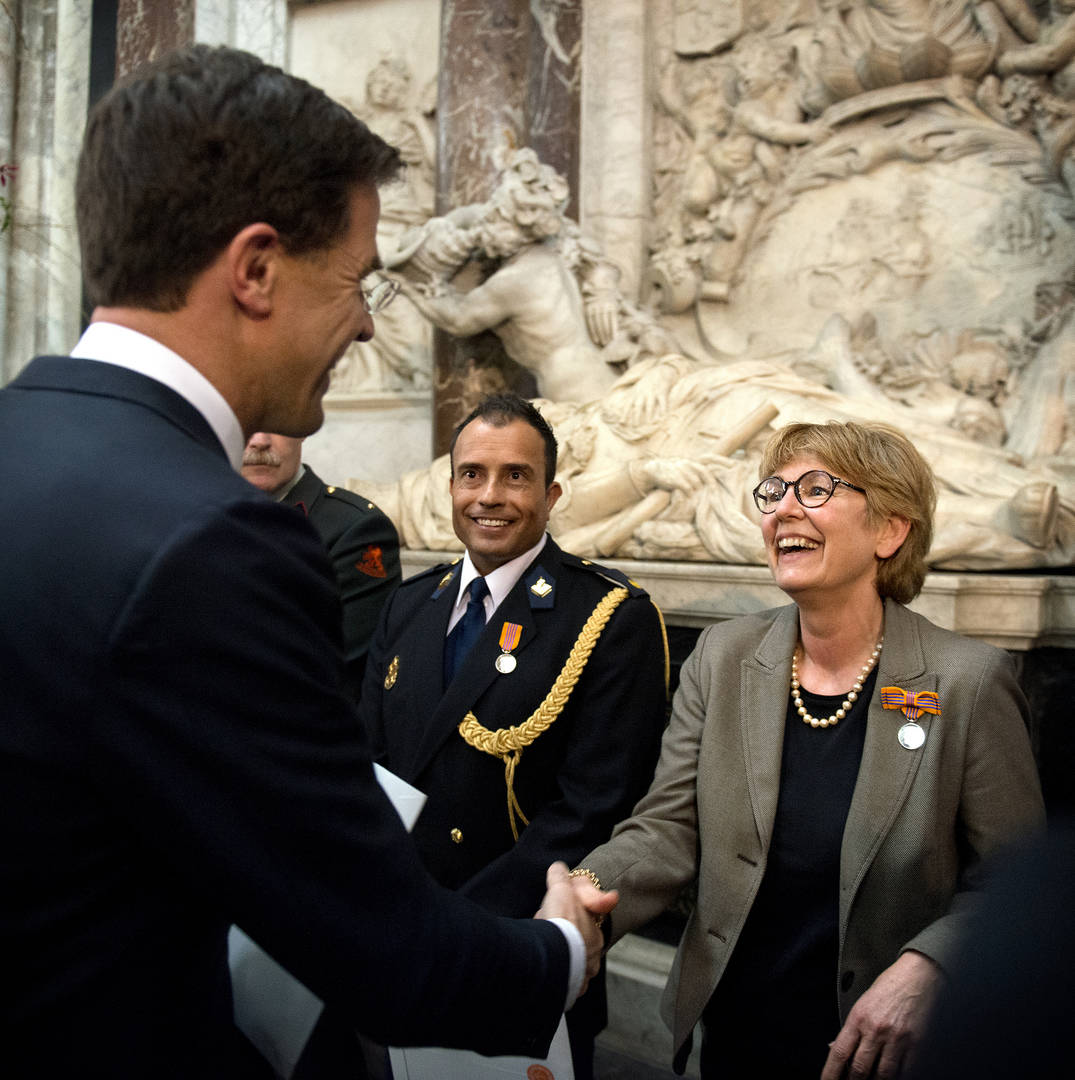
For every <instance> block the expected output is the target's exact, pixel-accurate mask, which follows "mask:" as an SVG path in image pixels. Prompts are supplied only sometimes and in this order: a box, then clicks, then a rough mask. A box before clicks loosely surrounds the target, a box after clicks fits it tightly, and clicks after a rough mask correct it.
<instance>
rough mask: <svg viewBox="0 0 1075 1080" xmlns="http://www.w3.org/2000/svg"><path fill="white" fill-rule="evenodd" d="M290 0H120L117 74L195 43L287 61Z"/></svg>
mask: <svg viewBox="0 0 1075 1080" xmlns="http://www.w3.org/2000/svg"><path fill="white" fill-rule="evenodd" d="M287 18H288V16H287V0H119V2H118V6H117V18H116V21H117V27H116V74H117V75H125V74H126V73H127V72H128V71H131V70H132V69H133V68H135V67H137V66H138V65H139V64H143V63H145V62H146V61H148V60H153V59H155V58H156V57H158V56H161V55H162V54H164V53H166V52H168V51H169V50H170V49H176V48H179V47H180V46H181V45H186V44H188V43H190V42H192V41H201V42H205V43H206V44H208V45H232V46H234V47H235V48H237V49H246V50H247V51H249V52H252V53H255V54H256V55H258V56H260V57H261V58H262V59H263V60H265V61H267V62H268V63H270V64H277V65H279V66H281V67H283V66H285V62H286V59H287Z"/></svg>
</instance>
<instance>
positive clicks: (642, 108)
mask: <svg viewBox="0 0 1075 1080" xmlns="http://www.w3.org/2000/svg"><path fill="white" fill-rule="evenodd" d="M651 7H652V0H616V2H615V3H612V4H602V3H591V4H587V5H586V18H585V24H584V27H583V57H584V59H585V64H584V69H583V80H582V140H581V142H582V180H581V184H580V187H581V194H580V199H581V205H582V218H581V222H582V226H583V228H584V229H585V230H586V231H587V232H588V233H590V234H591V235H592V236H594V237H595V238H596V239H597V240H598V241H600V243H601V245H602V246H603V247H604V249H605V253H606V254H607V255H608V256H609V258H611V259H612V261H613V262H615V263H616V265H617V266H619V267H620V269H621V270H622V271H623V278H622V279H621V281H620V288H621V289H622V290H623V292H624V295H626V296H628V297H630V298H632V299H634V298H635V297H637V296H638V292H639V284H640V281H641V278H642V271H643V267H644V266H645V264H646V257H647V255H648V252H647V250H646V230H645V228H643V227H640V223H642V222H645V221H647V220H648V217H649V215H650V213H651V211H652V208H651V191H650V188H651V184H652V157H653V155H652V138H651V133H652V124H653V116H652V108H651V105H650V97H651V90H650V82H651V64H652V58H651V55H650V43H651V40H652V36H653V35H652V34H650V33H647V29H648V24H647V9H649V8H651ZM666 15H667V18H668V19H671V18H672V14H671V12H667V13H666Z"/></svg>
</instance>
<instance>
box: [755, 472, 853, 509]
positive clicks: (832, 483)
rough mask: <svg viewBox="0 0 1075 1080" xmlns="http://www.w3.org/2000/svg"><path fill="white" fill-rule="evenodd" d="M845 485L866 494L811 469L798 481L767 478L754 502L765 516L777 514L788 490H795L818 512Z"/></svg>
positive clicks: (802, 501)
mask: <svg viewBox="0 0 1075 1080" xmlns="http://www.w3.org/2000/svg"><path fill="white" fill-rule="evenodd" d="M840 484H843V486H844V487H848V488H850V489H851V490H852V491H857V492H859V493H860V494H862V495H865V494H866V489H865V488H860V487H856V486H855V485H854V484H849V483H848V482H847V481H846V480H841V479H840V478H839V477H838V476H833V475H832V473H829V472H825V470H824V469H811V470H810V471H809V472H804V473H803V474H802V476H800V477H799V479H798V480H783V479H781V478H780V477H779V476H767V477H766V478H765V479H764V480H763V481H762V482H761V483H760V484H759V485H758V486H757V487H756V488H755V489H754V491H753V495H754V502H755V504H756V505H757V507H758V509H759V510H760V511H761V512H762V513H763V514H772V513H774V512H775V510H776V508H777V506H778V505H779V504H780V500H781V499H782V498H783V497H784V495H785V494H786V493H787V490H788V488H793V489H794V490H795V498H796V499H798V500H799V502H800V503H801V504H802V505H803V506H805V507H807V508H808V509H810V510H816V509H817V507H819V506H824V505H825V503H827V502H828V501H829V499H831V498H832V496H833V492H835V491H836V488H837V487H838V486H839V485H840Z"/></svg>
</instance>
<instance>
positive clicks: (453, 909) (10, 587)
mask: <svg viewBox="0 0 1075 1080" xmlns="http://www.w3.org/2000/svg"><path fill="white" fill-rule="evenodd" d="M398 161H399V158H398V154H397V152H396V151H395V150H394V149H393V148H391V147H389V146H388V145H387V144H385V143H384V142H383V141H382V140H381V139H379V138H378V137H377V136H375V135H373V134H371V133H370V132H369V130H368V129H367V128H366V127H365V125H364V124H362V123H361V122H360V121H358V120H356V119H355V118H354V117H353V116H352V115H351V114H350V113H349V112H348V111H347V110H346V109H344V108H343V107H342V106H340V105H338V104H336V103H335V102H333V101H331V100H330V99H329V98H328V97H326V95H324V94H323V93H322V92H321V91H319V90H317V89H316V88H314V87H312V86H310V85H309V84H307V83H304V82H303V81H301V80H299V79H295V78H293V77H292V76H289V75H286V74H285V73H284V72H282V71H280V70H279V69H277V68H273V67H270V66H268V65H266V64H264V63H262V62H261V61H260V60H258V59H257V58H256V57H253V56H250V55H248V54H245V53H240V52H236V51H235V50H231V49H225V48H222V49H210V48H207V47H206V46H192V47H190V48H187V49H184V50H182V51H180V52H179V53H176V54H173V55H171V56H169V57H166V58H165V59H164V60H162V61H161V62H160V63H158V64H156V65H154V66H153V67H152V68H151V69H149V70H147V71H145V72H143V73H140V74H139V75H137V76H135V78H134V79H132V80H130V81H128V82H126V83H123V84H120V85H117V86H116V87H115V88H114V89H113V90H112V91H111V92H110V93H109V94H108V95H106V96H105V97H104V98H103V99H102V100H101V101H100V102H99V103H98V104H97V105H96V106H95V108H94V110H93V112H92V114H91V116H90V118H89V121H88V124H87V128H86V135H85V140H84V145H83V150H82V156H81V160H80V163H79V173H78V182H77V210H78V222H79V231H80V238H81V242H82V255H83V262H84V273H85V280H86V290H87V294H88V295H89V297H90V298H91V302H92V303H94V305H95V308H94V312H93V320H92V325H91V326H90V327H89V329H88V330H87V332H86V334H85V335H84V336H83V338H82V340H81V342H80V343H79V345H78V346H77V347H76V349H75V351H74V353H73V354H72V356H70V357H55V356H53V357H39V358H38V359H36V360H34V361H33V362H32V363H31V364H30V365H29V366H28V367H27V368H26V369H25V371H24V372H23V373H22V374H21V375H20V376H19V377H18V378H17V379H16V380H15V381H14V382H13V383H12V384H11V385H10V386H8V387H7V388H6V389H4V390H3V391H2V392H0V431H2V432H3V434H4V439H5V454H4V455H3V458H2V463H0V483H3V485H4V487H5V490H6V492H7V494H8V496H9V498H10V499H11V500H12V503H11V505H12V506H13V507H16V508H17V510H16V512H14V513H12V514H10V515H9V516H8V521H7V522H6V524H5V527H4V529H3V530H2V531H0V568H2V569H0V609H2V610H3V611H4V613H5V616H4V618H3V620H0V681H2V684H3V687H4V720H3V724H0V851H2V852H3V855H2V858H0V955H2V956H3V958H4V976H3V986H4V990H3V996H2V997H0V1042H2V1045H3V1048H4V1057H3V1070H4V1075H5V1076H7V1077H11V1078H13V1080H15V1078H22V1077H30V1076H34V1077H37V1076H41V1077H57V1076H81V1077H109V1078H113V1080H114V1078H128V1077H129V1078H131V1080H134V1078H138V1080H145V1078H146V1077H154V1078H171V1077H175V1078H183V1080H189V1078H190V1077H195V1076H196V1077H199V1078H201V1080H217V1078H220V1080H223V1078H225V1077H227V1078H233V1077H236V1076H242V1075H244V1063H243V1061H242V1054H243V1051H244V1047H243V1045H242V1044H241V1042H240V1041H239V1038H238V1035H237V1032H236V1029H235V1027H234V1025H233V1021H232V1003H231V989H230V983H229V979H228V969H227V962H226V933H227V929H228V926H229V924H231V923H236V924H238V925H239V926H240V927H241V928H242V929H244V930H245V931H246V932H247V933H248V934H249V935H250V936H251V937H252V938H254V939H255V940H256V941H258V942H259V943H260V944H261V945H262V946H263V947H264V948H265V949H266V950H267V951H268V952H269V953H270V954H272V955H273V956H274V957H275V958H276V959H277V960H278V961H280V962H281V963H282V964H283V965H284V966H285V967H287V968H288V969H289V970H290V971H291V972H292V973H293V974H294V975H295V976H296V977H297V978H299V979H300V980H301V981H302V982H303V983H305V984H306V985H307V986H308V987H309V988H310V989H311V990H312V991H313V992H314V993H315V994H317V995H318V996H319V997H321V998H322V999H323V1000H325V1001H326V1002H327V1003H330V1004H332V1005H333V1006H334V1007H336V1008H339V1009H342V1010H345V1011H346V1012H347V1013H348V1014H349V1015H351V1016H353V1018H354V1022H355V1024H356V1025H357V1026H358V1027H360V1028H363V1029H364V1030H366V1031H367V1032H368V1033H369V1034H370V1035H371V1036H373V1037H375V1038H377V1039H379V1040H382V1041H385V1042H394V1043H404V1044H406V1043H414V1042H417V1043H423V1044H440V1045H445V1046H459V1045H469V1046H471V1047H474V1048H476V1049H479V1050H482V1051H484V1052H493V1053H503V1052H532V1051H537V1052H542V1051H543V1049H544V1047H545V1046H547V1044H548V1042H549V1040H550V1039H551V1037H552V1034H553V1032H554V1030H555V1028H556V1025H557V1023H558V1020H559V1016H560V1012H561V1010H562V1008H563V1007H564V1003H565V999H566V1000H570V999H571V996H572V995H573V994H574V992H575V991H576V989H577V988H578V987H579V986H580V985H581V984H582V982H583V981H584V977H585V974H586V972H587V971H589V972H590V973H592V972H594V971H596V969H597V957H598V955H599V952H600V945H601V942H600V934H599V932H598V931H597V930H596V928H595V926H594V923H593V920H592V918H591V917H590V916H591V914H598V913H600V908H601V905H600V904H599V903H598V901H597V900H596V899H594V900H593V910H592V911H587V910H586V909H585V908H584V907H583V906H582V905H581V904H579V903H578V902H577V901H575V900H574V898H573V896H571V895H570V893H571V882H570V879H569V878H568V877H567V870H566V867H562V866H558V867H551V868H550V870H549V881H550V890H549V892H548V894H547V896H546V898H545V900H544V902H543V907H542V910H541V912H539V914H543V915H545V916H557V915H562V916H566V917H567V920H569V921H565V922H562V923H557V924H555V925H554V924H552V923H550V922H546V921H541V920H533V921H529V920H527V921H523V920H519V921H511V920H506V919H496V918H493V917H491V916H490V915H489V914H488V913H487V912H486V911H484V910H483V909H482V908H481V907H479V906H478V905H476V904H473V903H471V902H470V901H468V900H467V899H466V898H465V897H462V896H458V895H455V894H453V893H451V892H449V891H447V890H444V889H442V888H441V887H439V886H438V885H436V884H435V883H434V882H433V881H432V879H431V878H430V877H429V876H428V875H427V873H426V872H425V871H424V870H423V868H422V866H421V863H420V862H419V860H418V858H417V855H416V853H415V851H414V848H413V845H412V844H411V843H410V841H409V840H408V838H407V835H406V833H405V832H404V829H403V826H402V824H401V822H400V820H399V819H398V817H397V816H396V815H395V813H394V812H393V810H392V808H391V806H390V804H389V803H388V801H387V799H386V798H385V796H384V795H383V793H382V791H381V789H380V788H379V786H378V785H377V783H376V780H375V779H374V776H373V771H372V765H371V762H370V756H369V753H368V749H367V744H366V740H365V739H364V737H363V736H362V734H361V731H360V728H359V725H358V724H357V722H356V716H355V712H354V709H353V706H352V704H351V703H350V701H349V699H348V697H347V695H346V693H345V691H344V688H343V684H342V680H341V672H340V667H341V642H340V631H339V627H340V609H339V598H338V594H337V590H336V584H335V581H334V579H333V575H332V570H331V567H330V566H329V564H328V560H327V558H326V556H325V553H324V551H323V549H322V546H321V544H320V542H319V540H318V538H317V535H316V533H314V531H313V530H312V529H311V528H310V526H309V525H308V524H307V522H306V521H304V520H303V518H302V517H301V515H299V514H296V513H295V512H294V511H293V510H291V509H289V508H284V507H281V506H278V505H277V504H275V503H274V502H273V501H272V500H271V499H268V498H266V497H265V496H264V495H263V494H262V493H260V492H258V491H255V490H254V489H253V488H252V487H251V486H250V485H249V484H248V483H247V482H246V481H245V480H243V479H242V478H241V477H240V476H239V474H238V468H239V465H240V462H241V459H242V450H243V445H244V443H245V441H246V438H247V437H248V436H249V435H250V434H252V433H253V432H255V431H258V430H266V429H267V430H270V431H279V432H282V433H285V434H289V435H293V436H296V437H302V436H304V435H307V434H309V433H310V432H312V431H314V430H315V429H316V428H317V427H318V426H319V424H320V423H321V421H322V406H321V398H322V396H323V395H324V393H325V390H326V389H327V387H328V380H329V372H330V370H331V368H332V366H333V364H334V363H335V362H336V361H337V360H338V359H339V358H340V356H341V355H342V354H343V352H344V350H345V349H346V348H347V346H348V344H349V343H350V342H351V341H353V340H355V339H356V338H358V339H359V340H367V339H369V338H370V337H371V336H372V335H373V320H372V317H371V313H372V310H374V309H376V307H377V305H378V303H379V302H380V300H381V299H383V290H382V291H381V292H378V291H377V290H376V289H374V288H371V285H372V282H371V281H370V274H371V272H372V271H373V270H374V269H375V268H376V266H377V265H378V258H377V248H376V237H375V229H376V224H377V215H378V195H377V188H378V185H379V184H380V183H383V182H384V181H386V180H388V179H390V178H392V177H393V176H394V175H395V173H396V171H397V169H398ZM245 1049H246V1050H247V1051H249V1047H248V1046H247V1047H245Z"/></svg>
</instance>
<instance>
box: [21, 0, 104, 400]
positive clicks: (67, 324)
mask: <svg viewBox="0 0 1075 1080" xmlns="http://www.w3.org/2000/svg"><path fill="white" fill-rule="evenodd" d="M90 23H91V2H90V0H35V2H34V3H21V4H10V3H9V4H3V5H0V87H3V89H2V90H0V164H6V165H15V166H17V172H15V173H14V175H13V176H12V178H11V179H10V180H9V181H8V183H7V184H5V185H4V187H3V188H2V189H0V194H3V196H4V197H5V198H6V199H8V200H10V202H11V210H12V215H11V221H10V224H9V227H8V228H7V229H6V230H5V231H4V233H3V234H2V235H0V381H2V382H6V381H8V380H9V379H11V378H13V377H14V376H15V374H16V373H17V372H18V371H19V370H20V369H21V368H22V367H23V366H24V365H25V364H26V363H27V362H28V361H29V360H30V359H31V358H32V357H33V356H34V355H36V354H38V353H65V352H67V351H68V350H69V349H70V348H71V346H72V345H74V343H75V340H76V338H77V336H78V328H79V305H80V299H81V292H82V279H81V272H80V266H79V254H78V241H77V237H76V234H75V213H74V174H75V167H76V163H77V160H78V150H79V144H80V142H81V138H82V128H83V123H84V119H85V115H86V100H87V94H88V87H89V42H90Z"/></svg>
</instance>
